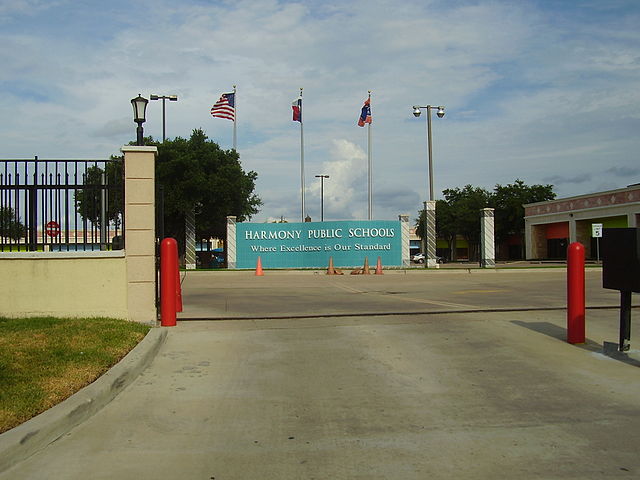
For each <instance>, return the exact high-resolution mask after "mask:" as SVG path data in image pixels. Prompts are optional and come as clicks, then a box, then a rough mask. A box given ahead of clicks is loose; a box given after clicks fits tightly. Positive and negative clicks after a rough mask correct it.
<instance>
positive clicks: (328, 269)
mask: <svg viewBox="0 0 640 480" xmlns="http://www.w3.org/2000/svg"><path fill="white" fill-rule="evenodd" d="M335 274H336V272H335V268H333V257H329V268H327V275H335Z"/></svg>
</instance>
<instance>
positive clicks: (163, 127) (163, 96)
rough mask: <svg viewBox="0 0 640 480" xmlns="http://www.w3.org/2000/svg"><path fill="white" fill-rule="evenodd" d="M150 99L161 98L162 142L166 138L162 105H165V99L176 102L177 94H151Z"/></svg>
mask: <svg viewBox="0 0 640 480" xmlns="http://www.w3.org/2000/svg"><path fill="white" fill-rule="evenodd" d="M149 98H151V100H162V141H163V142H164V140H165V138H166V132H167V129H166V123H165V115H164V114H165V110H164V105H165V100H169V101H170V102H177V101H178V96H177V95H155V94H153V93H152V94H151V97H149Z"/></svg>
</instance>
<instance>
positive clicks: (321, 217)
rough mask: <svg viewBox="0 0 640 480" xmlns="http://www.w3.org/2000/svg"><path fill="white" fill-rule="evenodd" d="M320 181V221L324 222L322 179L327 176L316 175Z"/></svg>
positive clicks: (327, 176)
mask: <svg viewBox="0 0 640 480" xmlns="http://www.w3.org/2000/svg"><path fill="white" fill-rule="evenodd" d="M316 178H319V179H320V221H321V222H324V179H325V178H329V175H316Z"/></svg>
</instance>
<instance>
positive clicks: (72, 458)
mask: <svg viewBox="0 0 640 480" xmlns="http://www.w3.org/2000/svg"><path fill="white" fill-rule="evenodd" d="M611 313H612V312H609V311H598V313H597V315H594V316H593V318H592V324H593V325H592V327H591V328H590V333H589V335H588V337H589V342H588V343H587V344H586V345H584V346H572V345H568V344H567V343H566V342H564V340H563V338H562V337H563V333H564V329H563V322H564V315H563V314H562V313H561V312H555V313H550V312H539V313H536V312H528V313H516V314H514V313H500V314H495V313H493V314H455V313H452V314H447V315H416V316H415V317H370V318H340V319H331V318H324V319H280V320H256V321H218V322H181V323H179V325H178V326H177V327H174V328H172V329H163V330H165V331H166V330H168V336H167V339H166V342H165V343H164V344H163V345H162V346H161V348H160V350H159V352H158V354H157V356H156V358H155V360H154V361H153V362H152V363H151V364H150V365H149V367H148V368H147V369H146V370H145V371H144V373H143V374H142V375H140V376H139V377H138V378H137V379H136V380H135V381H134V382H132V383H131V385H129V387H127V388H126V390H125V391H123V392H122V393H121V394H120V395H118V396H117V397H116V398H115V399H114V400H113V401H111V402H110V403H109V404H108V405H107V406H105V407H104V408H103V409H102V410H101V411H100V412H98V413H96V414H95V415H93V416H92V417H91V418H89V419H87V420H86V421H84V422H82V423H81V424H79V425H78V426H76V427H75V428H74V429H73V430H72V431H71V432H70V433H69V434H68V435H64V436H62V437H60V438H59V439H58V441H56V442H55V443H52V444H51V445H49V446H48V447H47V448H46V449H45V450H43V451H41V452H39V453H37V454H36V455H34V456H32V457H30V458H29V459H27V460H25V461H23V462H21V463H20V464H18V465H15V466H14V467H13V468H12V469H10V470H8V471H6V472H4V473H3V474H0V479H2V480H4V479H10V478H11V479H16V478H17V479H20V478H64V479H70V480H73V479H83V480H84V479H86V478H92V479H97V480H100V479H112V478H119V479H123V480H128V479H131V480H134V479H135V480H139V479H140V478H154V479H159V480H163V479H174V478H185V479H211V478H215V479H224V480H229V479H254V478H255V479H257V478H260V479H266V480H268V479H274V480H275V479H278V480H281V479H299V478H302V479H312V478H317V479H325V478H332V479H357V478H381V479H394V480H395V479H398V478H402V479H403V480H405V479H416V480H418V479H424V478H452V477H455V478H460V479H474V480H477V479H495V478H499V477H501V476H504V472H509V475H510V476H515V477H517V478H521V479H529V478H545V479H546V478H563V479H591V478H603V477H605V478H606V477H615V478H637V476H638V475H639V474H640V457H638V455H637V452H638V450H639V449H640V434H639V433H638V432H640V407H639V405H638V400H637V399H638V395H639V394H640V382H639V381H638V378H639V377H638V375H639V370H638V367H636V366H633V365H629V364H625V363H621V362H618V361H615V360H612V359H610V358H607V357H606V356H604V355H602V354H601V353H599V352H598V349H599V348H600V345H599V344H601V342H602V341H603V340H606V339H611V336H612V334H614V335H613V336H614V337H615V332H612V331H611V330H612V329H611V325H610V324H611V320H612V319H615V314H613V315H611ZM620 432H624V438H625V441H624V442H620V441H619V437H620ZM45 472H46V473H45Z"/></svg>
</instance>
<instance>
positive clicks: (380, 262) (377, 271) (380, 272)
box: [376, 257, 382, 275]
mask: <svg viewBox="0 0 640 480" xmlns="http://www.w3.org/2000/svg"><path fill="white" fill-rule="evenodd" d="M376 275H382V260H380V257H378V263H377V264H376Z"/></svg>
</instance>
